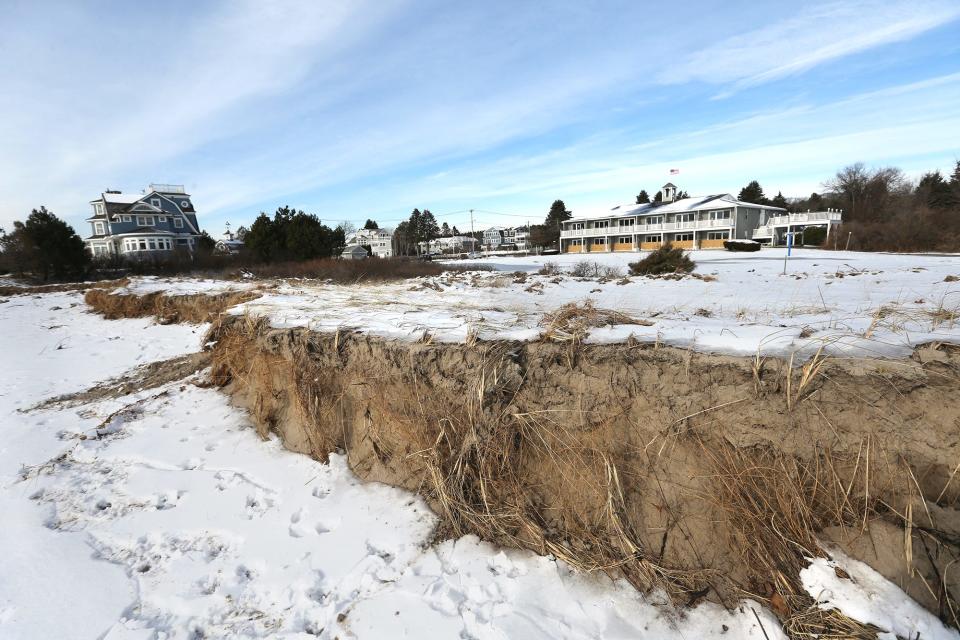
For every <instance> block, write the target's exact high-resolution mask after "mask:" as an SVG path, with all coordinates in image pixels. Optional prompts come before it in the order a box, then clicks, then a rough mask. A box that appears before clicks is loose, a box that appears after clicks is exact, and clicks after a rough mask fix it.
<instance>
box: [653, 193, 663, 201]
mask: <svg viewBox="0 0 960 640" xmlns="http://www.w3.org/2000/svg"><path fill="white" fill-rule="evenodd" d="M653 201H654V202H663V191H657V195H655V196H653Z"/></svg>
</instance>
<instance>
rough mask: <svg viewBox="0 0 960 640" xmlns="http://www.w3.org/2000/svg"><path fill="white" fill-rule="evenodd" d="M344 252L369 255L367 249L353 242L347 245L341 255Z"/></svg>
mask: <svg viewBox="0 0 960 640" xmlns="http://www.w3.org/2000/svg"><path fill="white" fill-rule="evenodd" d="M343 253H362V254H363V255H367V250H366V249H364V248H363V247H361V246H360V245H358V244H352V245H349V246H347V247H345V248H344V250H343V251H342V252H341V255H342V254H343Z"/></svg>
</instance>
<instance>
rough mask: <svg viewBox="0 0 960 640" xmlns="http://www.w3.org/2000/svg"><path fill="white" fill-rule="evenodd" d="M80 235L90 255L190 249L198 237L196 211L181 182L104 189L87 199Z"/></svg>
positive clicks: (141, 253)
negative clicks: (138, 189) (86, 226)
mask: <svg viewBox="0 0 960 640" xmlns="http://www.w3.org/2000/svg"><path fill="white" fill-rule="evenodd" d="M90 205H91V206H92V207H93V215H92V216H91V217H89V218H87V220H86V221H87V222H89V223H90V230H91V231H92V234H91V235H90V236H89V237H87V238H84V244H85V245H86V247H87V250H88V251H90V253H91V254H93V255H94V256H111V255H114V256H126V257H138V256H144V255H150V254H156V253H163V252H171V251H175V250H185V251H193V249H194V247H195V246H196V244H197V238H199V237H200V227H199V225H198V224H197V212H196V211H195V210H194V208H193V203H192V202H191V200H190V195H189V194H188V193H187V192H186V190H185V189H184V188H183V185H173V184H151V185H149V186H148V187H147V188H146V189H144V190H143V192H142V193H122V192H120V191H110V190H108V191H104V192H103V193H101V194H100V197H99V198H97V199H96V200H91V201H90Z"/></svg>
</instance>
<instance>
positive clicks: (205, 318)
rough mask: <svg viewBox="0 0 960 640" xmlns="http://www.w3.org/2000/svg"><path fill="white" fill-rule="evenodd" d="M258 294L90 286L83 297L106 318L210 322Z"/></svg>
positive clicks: (252, 292) (248, 292) (160, 321)
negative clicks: (114, 290)
mask: <svg viewBox="0 0 960 640" xmlns="http://www.w3.org/2000/svg"><path fill="white" fill-rule="evenodd" d="M259 297H260V293H258V292H255V291H228V292H226V293H216V294H193V295H167V294H166V293H163V292H155V293H148V294H144V295H137V294H122V293H121V294H114V293H111V292H110V291H108V290H106V289H91V290H90V291H88V292H87V293H86V295H85V296H84V297H83V300H84V302H86V303H87V304H88V305H90V307H91V308H92V309H93V310H94V311H95V312H96V313H99V314H101V315H103V317H104V318H106V319H107V320H117V319H120V318H147V317H151V316H152V317H155V318H156V319H157V322H159V323H160V324H174V323H178V322H188V323H194V324H199V323H202V322H210V321H211V320H213V319H214V318H216V317H217V316H218V315H220V314H222V313H223V312H224V311H226V310H227V309H229V308H230V307H233V306H236V305H238V304H241V303H243V302H248V301H250V300H254V299H256V298H259Z"/></svg>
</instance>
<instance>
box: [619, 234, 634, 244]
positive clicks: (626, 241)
mask: <svg viewBox="0 0 960 640" xmlns="http://www.w3.org/2000/svg"><path fill="white" fill-rule="evenodd" d="M617 243H618V244H632V243H633V240H631V239H630V236H620V237H619V238H617Z"/></svg>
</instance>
